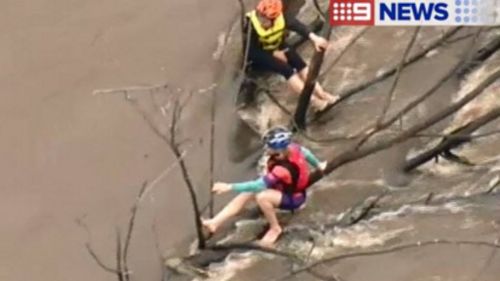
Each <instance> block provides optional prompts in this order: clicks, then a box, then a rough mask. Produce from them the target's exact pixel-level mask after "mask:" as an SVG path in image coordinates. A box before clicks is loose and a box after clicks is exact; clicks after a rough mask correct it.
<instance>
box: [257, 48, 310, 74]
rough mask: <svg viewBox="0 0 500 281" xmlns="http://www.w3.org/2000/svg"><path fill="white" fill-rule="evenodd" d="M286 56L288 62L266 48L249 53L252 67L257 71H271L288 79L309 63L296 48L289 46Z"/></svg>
mask: <svg viewBox="0 0 500 281" xmlns="http://www.w3.org/2000/svg"><path fill="white" fill-rule="evenodd" d="M285 56H286V59H287V61H288V63H285V62H283V61H280V60H279V59H277V58H275V57H274V56H273V54H272V52H269V51H264V50H255V51H252V52H250V53H249V54H248V58H249V61H250V67H251V68H252V69H254V70H257V71H271V72H275V73H278V74H281V75H283V76H284V77H285V79H286V80H288V78H290V77H291V76H292V75H293V74H295V73H296V72H300V71H301V70H302V69H304V68H305V67H306V66H307V64H306V63H305V62H304V60H303V59H302V58H301V57H300V55H299V54H298V53H297V51H295V49H292V48H288V49H287V50H286V51H285Z"/></svg>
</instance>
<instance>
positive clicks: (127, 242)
mask: <svg viewBox="0 0 500 281" xmlns="http://www.w3.org/2000/svg"><path fill="white" fill-rule="evenodd" d="M147 187H148V183H147V181H146V182H144V183H143V184H142V187H141V190H140V191H139V194H138V195H137V199H136V202H135V204H134V205H133V206H132V210H131V214H130V219H129V223H128V229H127V236H126V238H125V243H124V245H123V270H124V271H125V272H129V270H128V249H129V246H130V240H131V239H132V232H133V231H134V224H135V217H136V214H137V209H138V208H139V202H140V200H141V198H142V197H143V195H144V193H145V191H146V188H147ZM128 279H129V277H128V275H127V280H128Z"/></svg>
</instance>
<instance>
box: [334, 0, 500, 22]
mask: <svg viewBox="0 0 500 281" xmlns="http://www.w3.org/2000/svg"><path fill="white" fill-rule="evenodd" d="M329 14H330V24H331V25H386V26H387V25H393V26H394V25H399V26H415V25H430V26H434V25H497V24H500V0H330V6H329Z"/></svg>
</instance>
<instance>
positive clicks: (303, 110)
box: [294, 25, 332, 130]
mask: <svg viewBox="0 0 500 281" xmlns="http://www.w3.org/2000/svg"><path fill="white" fill-rule="evenodd" d="M331 31H332V26H331V25H327V27H326V30H325V32H324V34H323V37H325V39H326V40H328V39H329V38H330V34H331ZM324 56H325V50H324V49H321V50H320V51H315V52H314V55H313V57H312V59H311V64H310V66H309V71H308V73H307V78H306V81H305V82H304V88H303V89H302V92H301V93H300V97H299V102H298V104H297V108H296V110H295V114H294V120H295V124H296V126H297V127H298V129H300V130H304V129H305V127H306V114H307V109H308V108H309V103H310V100H311V96H312V95H313V93H314V88H315V87H316V83H317V78H318V74H319V71H320V69H321V64H322V63H323V58H324Z"/></svg>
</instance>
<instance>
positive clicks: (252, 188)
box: [231, 177, 266, 192]
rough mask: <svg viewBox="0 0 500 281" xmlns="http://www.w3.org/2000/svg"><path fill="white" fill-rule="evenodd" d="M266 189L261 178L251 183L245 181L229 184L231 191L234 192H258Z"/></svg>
mask: <svg viewBox="0 0 500 281" xmlns="http://www.w3.org/2000/svg"><path fill="white" fill-rule="evenodd" d="M265 188H266V182H265V180H264V178H263V177H261V178H258V179H256V180H252V181H245V182H239V183H233V184H231V189H232V190H233V191H236V192H259V191H262V190H264V189H265Z"/></svg>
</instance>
